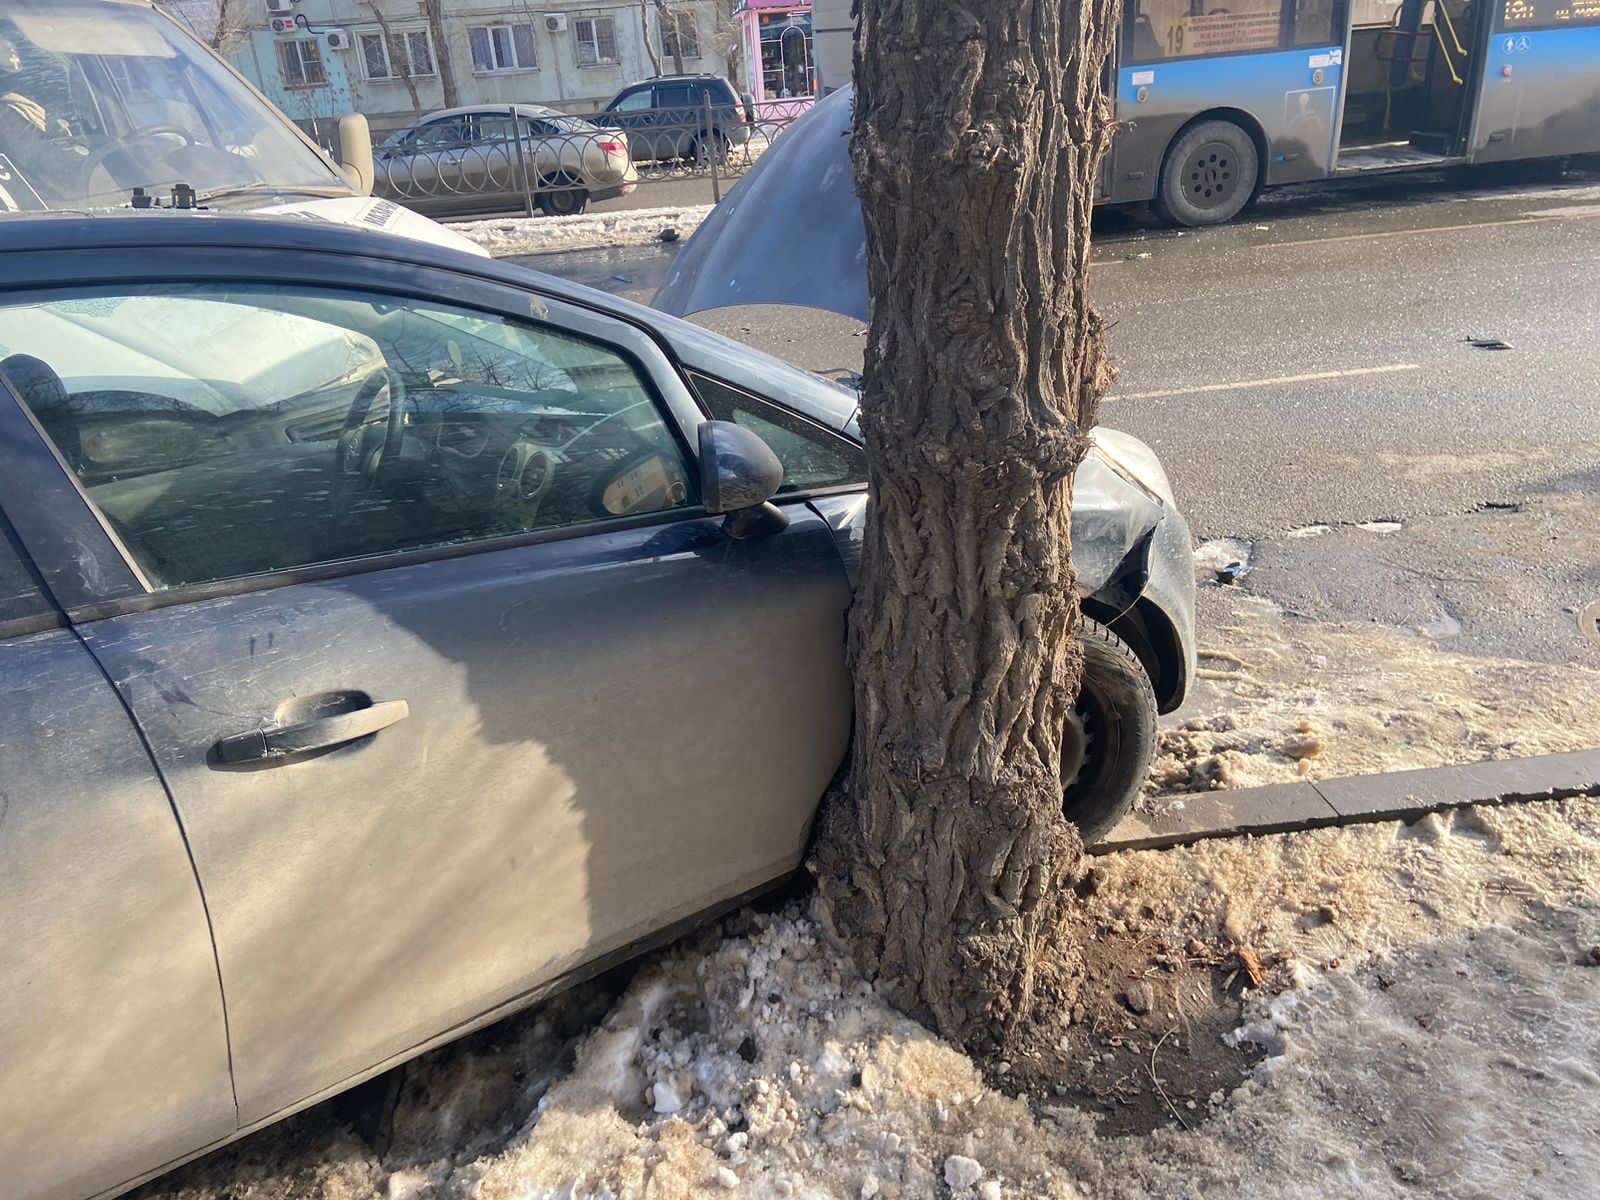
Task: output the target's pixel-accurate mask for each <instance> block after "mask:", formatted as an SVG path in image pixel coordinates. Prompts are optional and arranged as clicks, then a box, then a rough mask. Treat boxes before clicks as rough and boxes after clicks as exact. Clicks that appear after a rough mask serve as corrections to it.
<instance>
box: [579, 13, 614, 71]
mask: <svg viewBox="0 0 1600 1200" xmlns="http://www.w3.org/2000/svg"><path fill="white" fill-rule="evenodd" d="M572 29H573V32H574V34H576V37H577V54H578V65H579V66H580V67H596V66H600V65H602V64H605V63H614V62H616V61H617V27H616V25H615V24H614V23H613V22H612V20H611V18H610V17H582V18H580V19H578V20H576V21H574V22H573V23H572Z"/></svg>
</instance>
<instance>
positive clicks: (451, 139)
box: [405, 117, 472, 150]
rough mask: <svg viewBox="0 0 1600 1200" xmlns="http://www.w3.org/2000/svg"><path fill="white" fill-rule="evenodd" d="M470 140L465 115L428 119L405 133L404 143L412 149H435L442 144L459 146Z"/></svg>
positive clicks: (470, 133) (469, 131)
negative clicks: (441, 119) (439, 119)
mask: <svg viewBox="0 0 1600 1200" xmlns="http://www.w3.org/2000/svg"><path fill="white" fill-rule="evenodd" d="M471 140H472V131H471V130H470V129H469V128H468V126H467V121H466V118H465V117H451V118H448V119H447V120H443V121H429V122H428V123H427V124H426V125H419V126H417V128H416V129H414V130H412V131H411V132H410V133H409V134H407V135H406V139H405V145H406V147H407V148H408V149H412V150H437V149H439V148H440V147H442V146H460V145H464V144H465V143H467V142H469V141H471Z"/></svg>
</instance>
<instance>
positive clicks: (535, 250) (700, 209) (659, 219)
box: [450, 204, 712, 258]
mask: <svg viewBox="0 0 1600 1200" xmlns="http://www.w3.org/2000/svg"><path fill="white" fill-rule="evenodd" d="M711 207H712V206H711V205H709V204H690V205H681V206H679V207H677V208H635V209H628V210H626V211H623V212H609V213H589V214H586V215H584V216H581V217H496V218H493V219H491V220H484V221H463V222H460V223H459V224H452V225H451V226H450V228H451V230H452V231H453V232H455V233H459V234H461V235H462V236H463V237H465V238H468V239H470V240H471V241H474V242H476V243H477V244H478V245H480V246H482V247H483V248H484V249H485V250H487V251H488V252H489V253H490V254H492V255H494V256H495V257H496V258H501V257H504V256H506V255H513V254H547V253H551V252H554V251H559V250H598V249H604V248H606V247H610V246H645V245H649V244H650V243H652V242H657V241H660V240H661V234H662V231H663V230H667V229H676V230H677V231H678V236H679V237H680V238H687V237H688V236H689V235H690V234H691V233H693V232H694V231H695V230H696V229H698V228H699V227H700V222H702V221H704V220H705V219H706V217H707V215H709V214H710V212H711Z"/></svg>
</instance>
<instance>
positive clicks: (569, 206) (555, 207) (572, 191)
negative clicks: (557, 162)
mask: <svg viewBox="0 0 1600 1200" xmlns="http://www.w3.org/2000/svg"><path fill="white" fill-rule="evenodd" d="M539 186H540V187H541V188H554V189H557V190H555V191H541V192H540V193H539V200H538V204H539V207H540V208H541V209H543V210H544V215H545V216H547V217H576V216H578V215H580V214H581V213H583V212H584V211H585V210H587V209H588V207H589V191H588V189H587V188H585V187H584V186H583V185H582V183H581V182H580V181H579V180H577V179H574V178H573V177H572V176H571V175H567V174H561V175H549V176H546V177H545V178H544V179H541V180H540V181H539Z"/></svg>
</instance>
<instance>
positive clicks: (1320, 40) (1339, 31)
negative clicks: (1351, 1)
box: [1294, 0, 1344, 47]
mask: <svg viewBox="0 0 1600 1200" xmlns="http://www.w3.org/2000/svg"><path fill="white" fill-rule="evenodd" d="M1343 41H1344V25H1343V14H1342V13H1341V12H1340V10H1339V4H1338V3H1337V0H1295V6H1294V44H1295V45H1296V46H1302V47H1310V46H1337V45H1340V44H1341V43H1342V42H1343Z"/></svg>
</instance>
